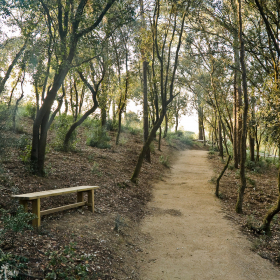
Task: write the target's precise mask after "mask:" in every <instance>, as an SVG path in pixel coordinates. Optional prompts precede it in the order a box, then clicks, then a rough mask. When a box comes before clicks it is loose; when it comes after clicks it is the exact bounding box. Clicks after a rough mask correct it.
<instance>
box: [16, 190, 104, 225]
mask: <svg viewBox="0 0 280 280" xmlns="http://www.w3.org/2000/svg"><path fill="white" fill-rule="evenodd" d="M97 188H99V187H97V186H78V187H71V188H65V189H56V190H49V191H41V192H33V193H27V194H19V195H12V197H13V198H17V199H19V202H20V204H21V205H23V207H24V209H25V211H27V210H28V201H30V200H31V201H32V213H34V214H35V215H36V216H37V218H35V219H33V220H32V226H33V227H35V228H36V227H37V228H38V227H40V226H41V216H44V215H47V214H51V213H55V212H58V211H63V210H68V209H71V208H75V207H81V206H84V205H86V206H88V208H89V210H90V211H92V212H94V190H95V189H97ZM75 192H76V193H77V202H76V203H73V204H69V205H65V206H61V207H57V208H52V209H48V210H43V211H41V210H40V205H41V203H40V200H41V198H44V197H50V196H56V195H63V194H69V193H75ZM84 193H87V195H88V199H87V201H84Z"/></svg>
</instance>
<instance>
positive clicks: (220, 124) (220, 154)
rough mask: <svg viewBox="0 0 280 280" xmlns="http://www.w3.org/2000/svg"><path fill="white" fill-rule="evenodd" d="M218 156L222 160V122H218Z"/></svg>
mask: <svg viewBox="0 0 280 280" xmlns="http://www.w3.org/2000/svg"><path fill="white" fill-rule="evenodd" d="M219 156H220V157H221V158H224V147H223V136H222V121H221V120H219Z"/></svg>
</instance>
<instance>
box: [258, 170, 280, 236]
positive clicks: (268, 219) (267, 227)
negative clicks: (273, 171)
mask: <svg viewBox="0 0 280 280" xmlns="http://www.w3.org/2000/svg"><path fill="white" fill-rule="evenodd" d="M279 211H280V170H278V199H277V202H276V204H275V205H274V206H273V207H271V208H270V209H269V210H268V211H267V213H266V215H265V217H264V219H263V223H262V225H261V227H260V231H264V232H265V233H266V234H267V233H269V232H270V223H271V221H272V219H273V217H274V216H275V215H276V214H277V213H279Z"/></svg>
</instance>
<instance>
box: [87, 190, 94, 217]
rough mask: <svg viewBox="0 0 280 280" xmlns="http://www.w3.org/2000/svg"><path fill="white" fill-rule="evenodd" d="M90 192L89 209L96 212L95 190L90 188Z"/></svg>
mask: <svg viewBox="0 0 280 280" xmlns="http://www.w3.org/2000/svg"><path fill="white" fill-rule="evenodd" d="M87 193H88V209H89V211H91V212H94V190H90V191H88V192H87Z"/></svg>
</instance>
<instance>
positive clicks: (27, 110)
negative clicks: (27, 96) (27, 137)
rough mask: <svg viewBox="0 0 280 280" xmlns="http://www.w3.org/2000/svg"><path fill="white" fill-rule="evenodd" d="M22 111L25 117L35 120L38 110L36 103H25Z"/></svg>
mask: <svg viewBox="0 0 280 280" xmlns="http://www.w3.org/2000/svg"><path fill="white" fill-rule="evenodd" d="M21 109H22V112H21V114H22V115H23V116H24V117H27V118H30V119H32V120H35V117H36V111H37V109H36V104H35V103H34V102H31V101H29V102H27V103H25V104H24V105H23V107H21Z"/></svg>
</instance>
